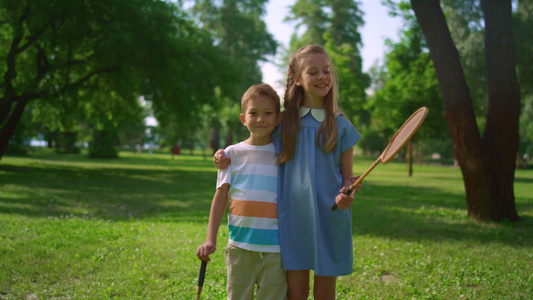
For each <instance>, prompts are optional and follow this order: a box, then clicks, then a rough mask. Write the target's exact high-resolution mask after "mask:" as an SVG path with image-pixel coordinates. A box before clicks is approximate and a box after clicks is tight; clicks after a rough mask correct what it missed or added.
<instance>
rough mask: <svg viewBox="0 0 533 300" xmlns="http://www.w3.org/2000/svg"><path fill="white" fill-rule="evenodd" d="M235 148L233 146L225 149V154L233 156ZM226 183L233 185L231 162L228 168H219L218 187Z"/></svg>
mask: <svg viewBox="0 0 533 300" xmlns="http://www.w3.org/2000/svg"><path fill="white" fill-rule="evenodd" d="M233 152H234V151H233V148H232V147H231V146H229V147H227V148H226V149H224V156H225V157H226V156H229V157H231V156H232V154H233ZM224 183H228V184H229V185H231V164H230V165H229V166H228V167H227V168H226V169H223V170H221V169H218V173H217V189H218V188H220V187H221V186H222V185H223V184H224Z"/></svg>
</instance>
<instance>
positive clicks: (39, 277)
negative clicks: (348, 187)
mask: <svg viewBox="0 0 533 300" xmlns="http://www.w3.org/2000/svg"><path fill="white" fill-rule="evenodd" d="M120 157H121V158H120V159H116V160H103V159H99V160H94V159H89V158H87V157H86V156H84V155H66V156H63V155H62V156H60V155H56V154H54V153H51V152H47V151H40V152H34V153H32V155H31V156H30V157H26V158H19V157H9V156H8V157H3V158H2V161H1V164H0V228H1V230H0V299H25V298H31V297H38V298H39V299H55V298H62V299H69V298H72V299H95V298H98V299H108V298H117V299H192V298H193V297H194V294H195V292H196V282H197V276H198V269H199V266H200V263H199V261H198V259H197V258H196V256H195V254H194V253H195V250H196V247H197V246H198V245H200V244H201V243H203V242H204V240H205V234H206V228H207V221H208V214H209V206H210V203H211V199H212V197H213V192H214V184H215V181H216V170H215V169H214V167H213V165H212V159H211V157H204V156H201V155H198V156H188V155H180V156H174V157H173V158H172V157H171V156H170V155H166V154H151V155H148V154H142V155H138V154H135V153H121V154H120ZM372 161H373V160H371V159H360V158H358V157H357V158H356V165H355V168H354V169H355V172H356V173H362V172H363V171H364V170H365V169H366V168H367V167H368V166H370V165H371V163H372ZM406 174H407V169H406V166H405V165H404V164H401V163H397V162H390V163H387V164H383V165H379V166H378V167H376V169H375V170H374V171H373V172H372V173H371V174H370V175H369V176H368V177H367V178H366V179H365V181H364V184H363V188H362V189H361V191H360V192H359V194H357V196H356V202H355V203H354V205H353V207H352V212H353V244H354V266H353V267H354V273H353V274H352V275H349V276H344V277H341V278H339V282H338V288H337V291H338V299H367V298H368V299H413V298H414V299H530V298H532V297H533V275H532V274H533V236H532V234H531V232H533V189H532V186H533V185H532V183H533V170H531V169H530V170H517V172H516V180H515V197H516V206H517V209H518V213H519V215H520V217H521V220H520V221H519V222H515V223H508V222H503V223H477V222H475V221H472V220H470V219H469V218H468V217H467V211H466V204H465V199H464V185H463V182H462V179H461V172H460V170H459V169H457V168H452V167H442V166H430V165H414V174H413V176H412V177H407V176H406ZM227 238H228V231H227V228H226V227H225V226H222V227H221V230H220V231H219V238H218V240H219V244H218V250H217V252H216V253H215V254H214V255H213V257H212V258H213V262H212V263H210V264H209V265H208V270H207V276H206V280H205V284H204V289H203V293H202V294H203V298H204V299H225V297H226V296H225V295H226V292H225V284H226V278H225V264H224V258H223V247H224V246H225V244H226V241H227Z"/></svg>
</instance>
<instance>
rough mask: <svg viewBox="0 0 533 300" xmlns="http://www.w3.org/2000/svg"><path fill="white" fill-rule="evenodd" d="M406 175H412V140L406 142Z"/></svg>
mask: <svg viewBox="0 0 533 300" xmlns="http://www.w3.org/2000/svg"><path fill="white" fill-rule="evenodd" d="M407 176H409V177H411V176H413V143H412V140H409V141H408V142H407Z"/></svg>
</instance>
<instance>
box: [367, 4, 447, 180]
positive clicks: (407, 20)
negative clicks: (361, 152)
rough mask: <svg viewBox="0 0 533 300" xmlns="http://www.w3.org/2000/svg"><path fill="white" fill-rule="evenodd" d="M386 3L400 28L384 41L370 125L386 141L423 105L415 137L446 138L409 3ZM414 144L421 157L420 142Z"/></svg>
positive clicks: (424, 48) (437, 95) (433, 80)
mask: <svg viewBox="0 0 533 300" xmlns="http://www.w3.org/2000/svg"><path fill="white" fill-rule="evenodd" d="M386 4H387V5H388V6H389V9H391V13H392V14H394V15H400V16H401V17H402V19H403V28H402V30H401V32H400V36H401V38H400V41H399V42H397V43H392V42H391V41H390V40H388V41H386V44H387V46H388V48H389V50H388V53H387V54H386V55H385V66H384V69H383V70H382V73H383V74H382V75H380V76H378V77H377V78H378V80H380V81H381V82H380V83H379V84H376V85H375V86H376V87H377V88H376V89H375V90H374V94H373V95H372V96H371V97H370V100H369V101H368V105H367V109H369V110H371V111H372V117H373V118H372V119H373V125H374V126H375V127H376V128H379V131H380V132H381V134H382V139H383V140H385V142H384V144H385V145H386V142H388V141H389V140H390V139H391V138H392V136H393V134H394V133H395V132H396V130H397V129H398V128H400V126H401V125H402V124H403V123H404V121H405V120H406V119H407V118H408V117H409V116H410V115H411V114H412V113H413V112H415V111H416V110H417V109H418V108H420V107H422V106H426V107H428V108H429V116H428V117H427V118H426V120H425V122H424V126H423V127H422V128H420V130H419V131H418V133H417V135H416V140H417V141H420V138H423V139H424V140H429V139H433V140H442V139H445V138H448V137H449V136H448V135H447V134H446V130H445V129H446V128H445V126H446V123H445V121H444V118H443V113H442V112H443V108H442V99H441V97H440V93H439V87H438V82H437V80H436V78H435V70H434V68H433V64H432V62H431V59H430V57H429V53H428V48H427V45H426V42H425V39H424V36H423V35H422V31H421V30H420V26H419V25H418V23H417V22H416V19H415V17H414V15H412V13H411V9H410V7H409V5H407V4H401V5H399V6H397V5H396V4H395V3H393V2H392V1H388V2H387V3H386ZM370 145H371V144H370ZM418 145H419V151H418V152H419V158H420V159H421V150H422V149H421V145H422V143H418ZM411 146H412V145H411V141H410V142H409V143H408V145H407V153H406V154H407V161H408V170H409V175H411V174H412V160H411V159H410V158H411V157H412V156H413V148H414V147H411ZM382 147H383V145H382Z"/></svg>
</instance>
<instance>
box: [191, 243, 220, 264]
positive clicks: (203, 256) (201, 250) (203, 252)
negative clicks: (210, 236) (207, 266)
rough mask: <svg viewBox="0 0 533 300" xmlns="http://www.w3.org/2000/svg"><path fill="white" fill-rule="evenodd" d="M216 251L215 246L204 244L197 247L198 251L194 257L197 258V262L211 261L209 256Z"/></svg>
mask: <svg viewBox="0 0 533 300" xmlns="http://www.w3.org/2000/svg"><path fill="white" fill-rule="evenodd" d="M216 250H217V246H216V245H213V244H208V243H205V244H203V245H201V246H199V247H198V249H197V250H196V256H198V259H199V260H203V261H211V258H209V255H210V254H213V253H215V251H216Z"/></svg>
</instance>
